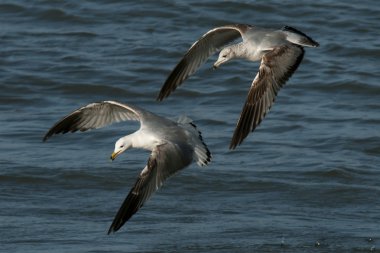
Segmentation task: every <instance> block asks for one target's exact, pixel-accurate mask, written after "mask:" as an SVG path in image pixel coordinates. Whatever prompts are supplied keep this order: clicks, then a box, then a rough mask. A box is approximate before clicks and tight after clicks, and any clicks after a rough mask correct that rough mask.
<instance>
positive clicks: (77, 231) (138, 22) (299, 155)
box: [0, 0, 380, 252]
mask: <svg viewBox="0 0 380 253" xmlns="http://www.w3.org/2000/svg"><path fill="white" fill-rule="evenodd" d="M379 6H380V5H379V4H378V3H377V1H360V2H357V1H346V2H345V3H338V2H333V1H303V2H302V3H301V2H298V1H294V2H292V1H265V2H264V1H262V2H256V1H219V2H216V1H199V2H198V1H136V2H132V1H116V0H115V1H96V2H92V1H75V2H74V1H0V87H1V92H0V207H1V208H0V251H1V252H371V251H372V252H379V248H380V244H379V240H380V186H379V185H380V168H379V164H380V130H379V129H380V128H379V125H380V84H379V80H380V74H379V57H380V49H379V48H380V40H379V24H380V7H379ZM230 23H250V24H254V25H257V26H265V27H274V28H276V27H278V28H280V27H282V26H283V25H289V26H293V27H296V28H298V29H300V30H301V31H303V32H305V33H307V34H308V35H309V36H311V37H312V38H313V39H315V40H316V41H318V42H319V43H320V44H321V46H320V47H319V48H317V49H307V50H306V56H305V59H304V61H303V63H302V64H301V66H300V67H299V69H298V70H297V72H296V73H295V74H294V76H293V77H292V78H291V79H290V80H289V81H288V83H287V85H286V86H285V87H284V88H283V89H282V90H281V91H280V93H279V96H278V97H277V99H276V102H275V104H274V106H273V108H272V110H271V111H270V113H269V114H268V115H267V117H266V118H265V120H264V121H263V123H262V124H261V125H260V126H259V128H258V129H257V130H256V131H255V132H254V133H253V134H251V135H249V137H248V138H247V139H246V140H245V142H244V143H243V145H242V146H240V147H238V148H237V149H236V150H235V151H232V152H231V151H229V150H228V146H229V141H230V138H231V137H232V133H233V130H234V127H235V124H236V121H237V119H238V116H239V113H240V110H241V108H242V105H243V102H244V100H245V96H246V93H247V90H248V88H249V86H250V84H251V81H252V79H253V77H254V76H255V75H256V72H257V68H258V64H255V63H251V62H245V61H232V62H231V63H229V64H226V65H224V66H222V67H221V68H220V69H218V70H215V71H213V70H211V66H212V63H213V60H214V59H215V58H216V56H214V57H213V59H212V60H210V61H208V62H207V63H206V64H205V66H203V67H202V68H201V69H200V70H199V71H198V72H197V73H196V75H194V76H192V77H191V78H190V79H189V80H187V81H186V82H185V84H184V85H183V86H181V87H180V88H179V89H178V90H177V91H176V92H175V93H173V94H172V96H170V97H169V98H168V99H167V100H165V101H164V102H162V103H158V102H156V101H155V97H156V96H157V94H158V91H159V90H160V88H161V86H162V84H163V82H164V81H165V78H166V77H167V75H168V74H169V73H170V71H171V69H172V68H173V67H174V66H175V64H176V63H177V62H178V61H179V59H180V58H181V56H182V55H183V54H184V53H185V52H186V50H187V49H188V48H189V46H190V45H191V44H192V43H193V42H194V41H195V40H196V39H198V38H199V37H200V36H201V35H202V34H203V33H205V32H206V31H208V30H209V29H211V28H213V27H215V26H220V25H224V24H230ZM111 99H112V100H118V101H122V102H128V103H131V104H135V105H138V106H141V107H144V108H146V109H148V110H151V111H153V112H156V113H158V114H160V115H163V116H167V117H176V116H178V115H182V114H185V115H188V116H189V117H191V118H192V119H193V120H194V121H195V123H196V124H197V125H198V127H199V129H200V130H201V131H202V132H203V136H204V139H205V142H206V143H207V144H208V145H209V148H210V150H211V151H212V152H213V155H214V156H213V162H212V163H211V164H210V166H208V167H206V168H198V167H197V166H196V165H192V166H190V167H189V168H187V169H186V170H184V171H182V172H181V173H179V174H177V175H175V176H174V177H173V178H171V179H170V180H168V181H167V182H166V184H165V185H164V187H163V188H162V189H161V190H160V191H158V192H157V193H156V194H155V195H154V196H153V198H151V199H150V200H149V202H147V203H146V205H145V206H144V207H143V208H142V209H141V210H140V211H139V212H138V213H137V214H136V215H135V216H133V217H132V219H131V220H130V221H128V222H127V223H126V225H125V226H124V227H123V228H122V229H121V230H120V231H119V232H117V233H116V234H113V235H111V236H107V235H106V232H107V230H108V227H109V225H110V224H111V221H112V219H113V217H114V215H115V213H116V211H117V209H118V208H119V206H120V204H121V202H122V200H123V199H124V197H125V195H126V194H127V193H128V192H129V189H130V188H131V187H132V186H133V184H134V182H135V179H136V177H137V175H138V173H139V172H140V170H141V169H142V168H143V167H144V166H145V163H146V160H147V157H148V155H149V153H147V152H145V151H141V150H132V151H128V152H127V153H126V154H125V155H123V156H120V157H119V158H118V159H117V160H115V161H114V162H113V163H110V162H109V159H108V158H109V155H110V154H111V152H112V151H113V148H114V142H115V141H116V140H117V139H118V138H119V137H121V136H122V135H125V134H128V133H130V132H132V131H134V130H136V129H137V128H138V125H137V124H136V123H124V124H117V125H115V126H111V127H109V128H105V129H100V130H96V131H90V132H86V133H78V134H67V135H64V136H56V137H54V138H52V139H51V140H49V141H48V142H47V143H42V137H43V135H44V134H45V133H46V131H47V130H48V129H49V128H50V127H51V126H52V125H53V124H54V123H55V122H56V121H57V120H58V119H60V118H61V117H63V116H64V115H66V114H67V113H69V112H71V111H72V110H74V109H76V108H78V107H80V106H83V105H85V104H87V103H90V102H94V101H101V100H111Z"/></svg>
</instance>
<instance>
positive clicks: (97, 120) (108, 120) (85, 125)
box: [43, 101, 144, 141]
mask: <svg viewBox="0 0 380 253" xmlns="http://www.w3.org/2000/svg"><path fill="white" fill-rule="evenodd" d="M143 112H144V111H143V110H142V109H140V108H137V107H134V106H130V105H126V104H122V103H119V102H115V101H103V102H98V103H91V104H88V105H86V106H84V107H81V108H79V109H78V110H75V111H73V112H72V113H70V114H69V115H67V116H66V117H64V118H63V119H61V120H60V121H58V122H57V123H55V125H54V126H53V127H52V128H51V129H50V130H49V131H48V132H47V133H46V135H45V136H44V138H43V141H46V140H47V139H48V138H50V137H51V136H52V135H53V134H59V133H63V134H64V133H67V132H76V131H78V130H79V131H82V132H83V131H87V130H89V129H95V128H101V127H104V126H107V125H110V124H112V123H114V122H120V121H126V120H135V121H140V122H141V123H142V117H141V115H142V113H143Z"/></svg>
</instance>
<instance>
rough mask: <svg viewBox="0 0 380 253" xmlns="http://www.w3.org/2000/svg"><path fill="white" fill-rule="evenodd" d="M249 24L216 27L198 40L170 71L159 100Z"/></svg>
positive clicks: (242, 31) (240, 34)
mask: <svg viewBox="0 0 380 253" xmlns="http://www.w3.org/2000/svg"><path fill="white" fill-rule="evenodd" d="M249 27H250V26H249V25H243V24H236V25H227V26H221V27H217V28H214V29H212V30H210V31H208V32H207V33H205V34H204V35H203V36H202V37H201V38H200V39H199V40H198V41H196V42H195V43H194V44H193V45H192V46H191V47H190V49H189V50H188V51H187V53H186V54H185V55H184V57H183V58H182V60H181V61H180V62H179V63H178V64H177V66H176V67H175V68H174V70H173V71H172V72H171V73H170V75H169V76H168V78H167V79H166V81H165V84H164V85H163V86H162V88H161V91H160V93H159V95H158V97H157V100H159V101H161V100H163V99H164V98H166V97H167V96H169V95H170V93H171V92H172V91H174V90H175V89H176V88H177V87H178V86H179V85H181V84H182V82H183V81H185V80H186V79H187V78H188V77H189V76H190V75H192V74H193V73H194V72H195V71H197V69H198V68H199V67H200V65H201V64H203V63H204V62H205V61H206V60H207V59H208V58H209V57H210V56H211V55H212V54H214V53H215V52H216V51H218V50H220V49H221V47H223V46H225V45H226V44H228V43H230V42H232V41H234V40H236V39H238V38H240V37H242V34H243V33H244V32H245V31H246V30H247V29H248V28H249Z"/></svg>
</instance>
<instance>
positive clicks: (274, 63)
mask: <svg viewBox="0 0 380 253" xmlns="http://www.w3.org/2000/svg"><path fill="white" fill-rule="evenodd" d="M303 55H304V49H303V48H302V47H301V46H297V45H284V46H279V47H275V48H274V49H273V50H271V51H270V52H268V53H266V54H265V55H264V56H263V58H262V60H261V65H260V68H259V72H258V73H257V75H256V77H255V79H254V80H253V82H252V86H251V88H250V90H249V93H248V97H247V100H246V102H245V104H244V107H243V110H242V112H241V114H240V118H239V121H238V123H237V126H236V128H235V132H234V135H233V137H232V140H231V144H230V149H235V148H236V146H237V145H240V144H241V143H242V142H243V140H244V139H245V137H247V135H248V134H249V133H250V132H252V131H254V130H255V128H256V127H257V126H258V125H259V124H260V122H261V121H262V119H263V118H264V117H265V115H266V113H267V112H268V111H269V109H270V108H271V106H272V104H273V102H274V100H275V98H276V95H277V93H278V91H279V90H280V88H281V87H282V86H283V85H284V84H285V83H286V81H287V80H288V79H289V78H290V77H291V75H292V74H293V73H294V71H296V69H297V67H298V65H299V64H300V63H301V61H302V58H303Z"/></svg>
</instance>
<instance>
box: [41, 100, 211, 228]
mask: <svg viewBox="0 0 380 253" xmlns="http://www.w3.org/2000/svg"><path fill="white" fill-rule="evenodd" d="M125 120H137V121H140V129H139V130H137V131H136V132H134V133H132V134H130V135H126V136H124V137H121V138H120V139H119V140H118V141H117V142H116V143H115V149H114V152H113V154H112V156H111V159H112V160H113V159H115V158H116V156H118V155H119V154H121V153H122V152H124V151H125V150H127V149H129V148H142V149H146V150H150V151H151V152H152V153H151V155H150V157H149V159H148V163H147V165H146V166H145V168H144V169H143V170H142V171H141V173H140V174H139V177H138V179H137V181H136V183H135V186H134V187H133V188H132V189H131V191H130V193H129V194H128V196H127V197H126V199H125V200H124V202H123V204H122V206H121V207H120V209H119V211H118V213H117V214H116V216H115V218H114V221H113V223H112V225H111V227H110V229H109V231H108V233H111V232H115V231H117V230H118V229H120V227H121V226H122V225H123V224H124V223H125V222H126V221H127V220H128V219H129V218H130V217H131V216H132V215H133V214H135V213H136V212H137V211H138V210H139V209H140V207H141V206H142V205H143V204H144V203H145V202H146V201H147V200H148V198H149V197H150V196H151V195H152V194H153V193H154V192H155V191H156V190H157V189H158V188H159V187H160V186H161V185H162V184H163V182H164V181H165V179H166V178H168V177H169V176H171V175H173V174H174V173H176V172H177V171H179V170H181V169H183V168H185V167H186V166H188V165H190V164H191V163H192V161H193V160H194V161H196V162H197V163H198V165H200V166H203V165H207V164H208V162H209V161H210V159H211V154H210V151H209V150H208V148H207V146H206V144H205V143H204V142H203V139H202V136H201V133H200V132H199V131H198V130H197V129H196V126H195V125H194V124H193V123H192V122H191V120H190V119H188V118H180V119H179V120H178V122H174V121H172V120H169V119H166V118H163V117H160V116H158V115H156V114H153V113H151V112H149V111H146V110H143V109H141V108H138V107H136V106H132V105H127V104H122V103H119V102H115V101H104V102H99V103H92V104H89V105H87V106H84V107H81V108H79V109H78V110H75V111H74V112H72V113H70V114H69V115H67V116H66V117H64V118H63V119H62V120H60V121H58V122H57V123H56V124H55V125H54V126H53V127H52V128H51V129H50V130H49V131H48V132H47V133H46V135H45V137H44V139H43V140H44V141H46V140H47V139H48V138H50V137H51V136H52V135H53V134H58V133H67V132H75V131H78V130H79V131H86V130H89V129H94V128H100V127H104V126H106V125H109V124H112V123H114V122H120V121H125Z"/></svg>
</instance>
